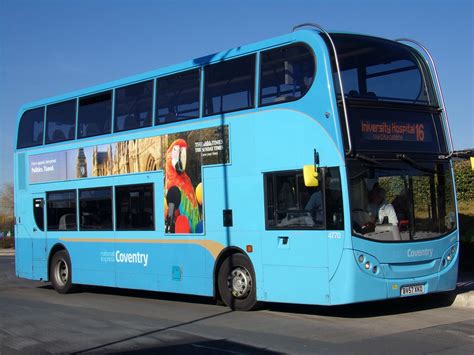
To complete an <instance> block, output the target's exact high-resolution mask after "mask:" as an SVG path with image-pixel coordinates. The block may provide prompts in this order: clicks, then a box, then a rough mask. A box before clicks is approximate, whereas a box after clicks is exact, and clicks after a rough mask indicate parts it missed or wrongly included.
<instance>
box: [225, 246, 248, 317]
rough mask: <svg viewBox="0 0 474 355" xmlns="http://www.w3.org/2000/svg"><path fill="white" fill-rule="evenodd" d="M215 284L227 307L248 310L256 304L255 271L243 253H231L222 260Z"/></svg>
mask: <svg viewBox="0 0 474 355" xmlns="http://www.w3.org/2000/svg"><path fill="white" fill-rule="evenodd" d="M217 286H218V288H219V294H220V296H221V298H222V301H223V302H224V303H225V304H226V306H227V307H229V308H231V309H234V310H237V311H250V310H252V309H255V307H256V306H257V296H256V295H257V289H256V282H255V272H254V270H253V266H252V263H251V262H250V260H249V259H248V258H247V257H246V256H245V255H243V254H233V255H230V256H229V257H227V258H226V259H225V260H224V262H223V263H222V265H221V266H220V268H219V273H218V275H217Z"/></svg>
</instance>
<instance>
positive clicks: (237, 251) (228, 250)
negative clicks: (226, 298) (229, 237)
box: [212, 246, 255, 299]
mask: <svg viewBox="0 0 474 355" xmlns="http://www.w3.org/2000/svg"><path fill="white" fill-rule="evenodd" d="M233 254H242V255H244V256H245V257H246V258H247V259H248V260H249V262H250V265H252V269H253V271H254V273H255V268H254V266H253V263H252V260H251V259H250V257H249V256H248V254H247V253H246V252H245V251H244V250H243V249H241V248H239V247H236V246H231V247H227V248H224V249H223V250H221V252H220V253H219V255H218V256H217V258H216V262H215V263H214V270H213V272H212V285H213V296H214V298H215V299H220V294H219V287H218V285H217V275H218V273H219V268H220V267H221V265H222V263H223V262H224V260H225V259H226V258H228V257H229V256H231V255H233Z"/></svg>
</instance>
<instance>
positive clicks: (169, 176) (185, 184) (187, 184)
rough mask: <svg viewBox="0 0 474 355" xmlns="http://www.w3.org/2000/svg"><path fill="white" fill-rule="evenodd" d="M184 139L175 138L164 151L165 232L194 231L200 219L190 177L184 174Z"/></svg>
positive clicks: (185, 146)
mask: <svg viewBox="0 0 474 355" xmlns="http://www.w3.org/2000/svg"><path fill="white" fill-rule="evenodd" d="M187 148H188V145H187V143H186V141H185V140H184V139H177V140H175V141H174V142H173V143H171V145H170V146H169V147H168V150H167V151H166V163H165V164H166V165H165V197H166V202H167V206H168V208H167V210H168V211H166V210H165V214H166V215H165V226H166V232H167V233H196V226H197V225H198V223H199V220H200V214H199V205H198V201H197V199H196V193H195V191H194V187H193V185H192V183H191V179H190V178H189V176H188V174H186V151H187Z"/></svg>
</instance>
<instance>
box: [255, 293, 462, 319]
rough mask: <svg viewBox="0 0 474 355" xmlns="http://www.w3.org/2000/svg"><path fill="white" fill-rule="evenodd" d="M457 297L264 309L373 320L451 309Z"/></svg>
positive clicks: (267, 306)
mask: <svg viewBox="0 0 474 355" xmlns="http://www.w3.org/2000/svg"><path fill="white" fill-rule="evenodd" d="M456 296H457V294H456V293H450V292H447V293H438V294H436V293H435V294H430V295H423V296H415V297H406V298H395V299H390V300H383V301H372V302H363V303H355V304H349V305H341V306H308V305H297V304H277V303H268V304H266V305H265V306H264V309H266V310H269V311H273V312H285V313H298V314H309V315H320V316H327V317H338V318H372V317H382V316H388V315H395V314H404V313H412V312H419V311H424V310H429V309H435V308H443V307H449V306H451V305H452V304H453V302H454V300H455V299H456Z"/></svg>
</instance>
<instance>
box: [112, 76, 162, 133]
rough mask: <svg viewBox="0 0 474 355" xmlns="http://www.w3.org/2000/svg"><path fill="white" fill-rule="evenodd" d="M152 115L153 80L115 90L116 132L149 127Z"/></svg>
mask: <svg viewBox="0 0 474 355" xmlns="http://www.w3.org/2000/svg"><path fill="white" fill-rule="evenodd" d="M152 115H153V80H149V81H145V82H144V83H138V84H133V85H129V86H125V87H123V88H119V89H117V90H115V120H114V122H115V124H114V131H115V132H120V131H127V130H130V129H136V128H142V127H149V126H151V120H152Z"/></svg>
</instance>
